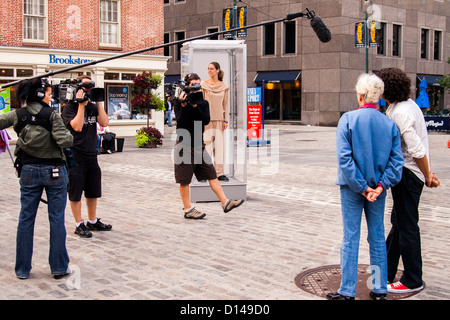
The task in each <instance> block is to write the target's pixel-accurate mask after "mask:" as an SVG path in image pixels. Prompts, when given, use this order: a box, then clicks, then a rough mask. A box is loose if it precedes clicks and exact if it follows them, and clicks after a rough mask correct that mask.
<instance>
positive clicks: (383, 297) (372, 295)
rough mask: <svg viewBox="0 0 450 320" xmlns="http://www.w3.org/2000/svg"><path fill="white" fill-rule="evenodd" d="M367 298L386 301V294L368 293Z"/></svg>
mask: <svg viewBox="0 0 450 320" xmlns="http://www.w3.org/2000/svg"><path fill="white" fill-rule="evenodd" d="M369 296H370V299H372V300H386V293H375V292H373V291H370V293H369Z"/></svg>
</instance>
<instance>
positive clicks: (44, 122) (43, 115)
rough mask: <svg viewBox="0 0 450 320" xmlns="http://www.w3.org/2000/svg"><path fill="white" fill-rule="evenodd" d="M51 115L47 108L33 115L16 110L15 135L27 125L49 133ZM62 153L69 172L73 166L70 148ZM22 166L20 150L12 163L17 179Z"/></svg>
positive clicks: (25, 110) (22, 109) (21, 109)
mask: <svg viewBox="0 0 450 320" xmlns="http://www.w3.org/2000/svg"><path fill="white" fill-rule="evenodd" d="M52 113H53V109H52V108H49V107H42V108H41V110H40V111H39V112H38V113H37V114H35V115H33V114H31V113H30V111H28V109H27V108H20V109H18V110H16V115H17V119H18V122H17V125H16V126H15V127H14V131H15V132H16V133H17V135H19V134H20V132H21V131H22V129H23V128H25V127H26V126H27V125H28V124H30V125H37V126H41V127H44V128H45V129H47V130H48V131H49V132H51V131H52V122H51V120H50V117H51V115H52ZM63 151H64V155H65V156H66V167H67V169H68V170H69V169H71V168H72V167H73V166H74V161H73V154H72V151H71V150H70V148H65V149H63ZM22 166H23V164H22V154H21V150H19V153H18V156H17V158H16V161H15V162H14V167H15V168H16V171H17V176H18V177H20V172H21V171H22Z"/></svg>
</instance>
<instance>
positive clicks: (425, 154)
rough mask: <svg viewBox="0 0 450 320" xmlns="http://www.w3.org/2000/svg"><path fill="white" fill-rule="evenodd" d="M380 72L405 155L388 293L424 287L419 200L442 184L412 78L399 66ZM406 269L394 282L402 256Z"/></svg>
mask: <svg viewBox="0 0 450 320" xmlns="http://www.w3.org/2000/svg"><path fill="white" fill-rule="evenodd" d="M377 75H378V76H379V77H380V78H381V79H382V80H383V82H384V94H383V95H384V98H385V100H386V103H387V104H388V105H389V107H388V109H387V111H386V115H387V116H388V117H389V118H391V119H392V120H394V122H395V123H396V125H397V127H398V128H399V131H400V134H401V140H402V153H403V158H404V162H405V163H404V166H403V174H402V179H401V181H400V183H399V184H397V185H396V186H394V187H393V188H392V198H393V202H394V204H393V208H392V212H391V223H392V229H391V231H390V232H389V235H388V237H387V240H386V246H387V257H388V282H390V283H389V285H388V292H398V293H400V292H413V291H419V290H421V289H423V282H422V257H421V247H420V230H419V226H418V223H419V200H420V196H421V193H422V189H423V186H424V185H426V186H427V187H429V188H433V187H437V186H439V184H440V183H439V180H438V178H437V177H436V175H435V173H434V172H432V171H430V161H429V159H430V155H429V150H428V135H427V127H426V124H425V119H424V117H423V113H422V111H421V110H420V108H419V106H418V105H417V104H416V103H415V102H414V101H413V100H412V99H410V98H409V95H410V93H411V80H410V79H409V77H408V76H407V75H406V73H405V72H404V71H402V70H400V69H398V68H385V69H381V70H380V71H379V72H378V73H377ZM400 257H402V261H403V266H404V271H403V275H402V277H401V278H400V280H399V281H397V282H395V283H394V279H395V275H396V273H397V268H398V263H399V259H400Z"/></svg>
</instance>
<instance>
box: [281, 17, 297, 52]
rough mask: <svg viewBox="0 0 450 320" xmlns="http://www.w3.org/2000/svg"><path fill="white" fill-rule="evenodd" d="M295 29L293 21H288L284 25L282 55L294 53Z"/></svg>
mask: <svg viewBox="0 0 450 320" xmlns="http://www.w3.org/2000/svg"><path fill="white" fill-rule="evenodd" d="M295 31H296V28H295V21H288V22H285V23H284V53H285V54H289V53H295V47H296V40H297V35H296V32H295Z"/></svg>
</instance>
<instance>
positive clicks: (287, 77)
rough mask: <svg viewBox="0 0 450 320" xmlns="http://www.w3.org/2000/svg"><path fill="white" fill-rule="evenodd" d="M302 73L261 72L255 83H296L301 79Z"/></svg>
mask: <svg viewBox="0 0 450 320" xmlns="http://www.w3.org/2000/svg"><path fill="white" fill-rule="evenodd" d="M301 73H302V72H301V71H270V72H269V71H268V72H259V73H258V74H257V75H256V77H255V79H253V81H254V82H256V83H258V82H263V81H264V82H269V83H281V82H295V81H296V80H299V79H300V75H301Z"/></svg>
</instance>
